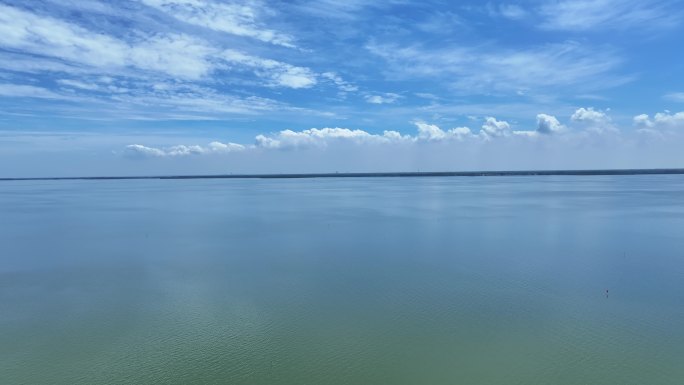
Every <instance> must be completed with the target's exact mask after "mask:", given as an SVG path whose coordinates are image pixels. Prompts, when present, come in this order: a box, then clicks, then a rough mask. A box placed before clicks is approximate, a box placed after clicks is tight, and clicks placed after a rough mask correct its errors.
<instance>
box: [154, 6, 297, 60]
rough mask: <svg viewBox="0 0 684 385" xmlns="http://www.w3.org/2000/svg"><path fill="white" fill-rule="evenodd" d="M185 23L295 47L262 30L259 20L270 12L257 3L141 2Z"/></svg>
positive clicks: (284, 36)
mask: <svg viewBox="0 0 684 385" xmlns="http://www.w3.org/2000/svg"><path fill="white" fill-rule="evenodd" d="M142 2H143V3H144V4H146V5H148V6H150V7H154V8H156V9H159V10H161V11H163V12H166V13H167V14H169V15H171V16H172V17H174V18H176V19H178V20H180V21H183V22H185V23H189V24H194V25H198V26H201V27H205V28H210V29H213V30H215V31H220V32H226V33H230V34H233V35H237V36H245V37H249V38H253V39H257V40H260V41H263V42H266V43H271V44H276V45H281V46H284V47H291V48H292V47H295V44H294V39H293V38H292V36H289V35H287V34H284V33H280V32H277V31H274V30H271V29H268V28H266V27H265V26H264V23H263V22H262V21H261V20H260V16H261V15H262V14H264V13H268V12H269V11H270V10H267V9H265V8H264V6H263V5H262V4H261V3H259V2H256V1H245V2H230V3H225V2H216V1H207V0H142Z"/></svg>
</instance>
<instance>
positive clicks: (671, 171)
mask: <svg viewBox="0 0 684 385" xmlns="http://www.w3.org/2000/svg"><path fill="white" fill-rule="evenodd" d="M682 174H684V168H657V169H609V170H527V171H435V172H340V173H297V174H216V175H150V176H76V177H32V178H0V181H41V180H126V179H306V178H412V177H459V176H460V177H464V176H469V177H477V176H554V175H557V176H583V175H585V176H591V175H682Z"/></svg>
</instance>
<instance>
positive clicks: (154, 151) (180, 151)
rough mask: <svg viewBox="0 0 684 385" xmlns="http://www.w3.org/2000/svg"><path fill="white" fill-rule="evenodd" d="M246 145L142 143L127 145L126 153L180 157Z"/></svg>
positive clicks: (231, 150)
mask: <svg viewBox="0 0 684 385" xmlns="http://www.w3.org/2000/svg"><path fill="white" fill-rule="evenodd" d="M244 149H245V146H243V145H241V144H236V143H221V142H211V143H209V145H208V146H206V147H202V146H197V145H191V146H186V145H178V146H171V147H165V148H155V147H147V146H143V145H141V144H130V145H128V146H126V148H125V150H124V155H125V156H128V157H157V158H161V157H178V156H188V155H206V154H218V153H230V152H236V151H243V150H244Z"/></svg>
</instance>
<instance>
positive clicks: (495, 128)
mask: <svg viewBox="0 0 684 385" xmlns="http://www.w3.org/2000/svg"><path fill="white" fill-rule="evenodd" d="M481 132H482V134H484V135H485V136H486V137H499V136H508V135H510V134H511V125H510V124H508V122H505V121H498V120H496V118H493V117H488V118H486V119H485V123H484V124H483V125H482V131H481Z"/></svg>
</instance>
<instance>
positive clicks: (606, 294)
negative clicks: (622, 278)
mask: <svg viewBox="0 0 684 385" xmlns="http://www.w3.org/2000/svg"><path fill="white" fill-rule="evenodd" d="M606 298H608V289H606Z"/></svg>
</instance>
